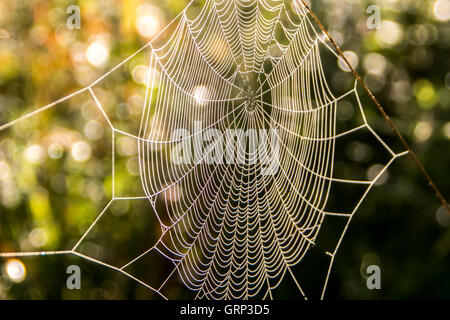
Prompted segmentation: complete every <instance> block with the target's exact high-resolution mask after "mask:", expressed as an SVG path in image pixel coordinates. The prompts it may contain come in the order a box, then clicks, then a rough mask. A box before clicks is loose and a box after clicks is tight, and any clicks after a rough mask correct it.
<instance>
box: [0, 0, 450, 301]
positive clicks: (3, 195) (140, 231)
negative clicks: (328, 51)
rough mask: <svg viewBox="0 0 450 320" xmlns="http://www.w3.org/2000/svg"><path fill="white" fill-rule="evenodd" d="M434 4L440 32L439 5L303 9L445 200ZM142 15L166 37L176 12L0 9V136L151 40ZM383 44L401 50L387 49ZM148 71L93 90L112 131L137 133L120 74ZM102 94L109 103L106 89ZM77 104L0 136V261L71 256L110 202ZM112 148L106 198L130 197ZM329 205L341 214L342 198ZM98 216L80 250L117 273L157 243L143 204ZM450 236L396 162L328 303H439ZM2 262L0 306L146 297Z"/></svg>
mask: <svg viewBox="0 0 450 320" xmlns="http://www.w3.org/2000/svg"><path fill="white" fill-rule="evenodd" d="M440 1H442V2H445V3H446V4H447V13H446V14H447V20H445V19H443V18H442V17H441V16H439V14H441V15H442V14H444V13H442V12H438V13H436V10H437V9H436V7H437V4H436V3H437V2H439V1H423V0H379V1H376V0H373V1H365V0H346V1H343V0H342V1H341V0H339V1H337V0H335V1H333V0H321V1H315V0H312V1H311V2H312V7H313V10H314V11H315V12H317V13H318V15H319V17H320V19H321V21H322V22H323V23H324V25H325V26H326V27H327V29H328V30H329V31H330V32H331V34H332V35H333V36H334V37H335V38H336V40H337V41H338V43H339V45H340V46H341V47H342V48H343V49H344V50H349V51H352V52H354V53H356V54H357V56H358V57H359V64H358V68H357V69H358V71H359V72H360V73H361V74H362V75H363V76H364V77H365V80H366V81H367V83H368V85H369V87H371V88H372V89H373V91H374V92H375V94H376V96H377V98H378V99H379V100H380V102H381V103H382V105H383V106H384V107H385V108H386V111H387V113H388V114H389V115H390V116H391V118H392V120H393V121H394V123H395V124H396V125H397V126H398V128H399V130H400V131H401V132H402V134H404V135H405V137H406V138H407V140H408V141H409V142H410V143H411V144H412V146H413V148H414V150H416V151H417V154H418V156H419V158H420V159H421V160H422V161H423V163H424V165H425V167H426V168H427V169H428V171H429V173H430V175H431V176H432V177H433V178H434V179H435V182H436V184H437V185H438V186H439V187H440V188H441V191H442V193H443V194H444V196H447V197H448V196H449V194H450V179H449V178H448V174H449V161H450V149H449V140H450V117H449V115H450V112H449V110H450V91H449V89H450V72H449V66H450V62H449V59H448V55H449V48H450V25H449V23H448V15H449V13H448V10H449V7H448V6H449V4H448V1H443V0H440ZM72 4H77V5H79V6H80V8H81V13H82V26H81V29H80V30H69V29H67V28H66V26H65V22H66V19H67V14H66V12H65V11H66V8H67V7H68V6H69V5H72ZM143 4H147V5H151V6H154V7H158V8H159V9H160V11H159V12H160V13H162V14H160V15H159V16H158V18H159V19H160V22H161V26H160V27H163V26H164V25H165V24H167V23H168V22H169V21H170V20H171V19H172V18H173V17H175V16H176V15H177V14H178V13H179V12H180V11H181V10H182V9H183V8H184V6H185V5H186V2H185V1H182V0H164V1H163V0H161V1H156V0H154V1H144V0H127V1H119V0H103V1H94V0H82V1H66V0H64V1H63V0H51V1H50V0H34V1H25V0H18V1H2V2H1V3H0V125H2V124H4V123H7V122H9V121H11V120H13V119H16V118H17V117H19V116H20V115H22V114H24V113H26V112H29V111H31V110H34V109H35V108H36V107H38V106H43V105H46V104H48V103H49V102H52V101H55V100H57V99H59V98H61V97H62V96H64V95H66V94H68V93H70V92H74V91H76V90H77V89H79V88H82V87H84V86H86V85H87V84H89V83H90V82H92V81H93V80H95V79H96V78H98V77H99V76H101V75H102V74H104V73H105V72H107V71H108V70H109V68H111V67H112V66H114V65H116V64H117V63H119V62H120V61H122V60H123V59H124V58H126V57H127V56H129V55H130V54H132V53H133V52H135V51H136V50H138V49H139V48H141V47H142V46H143V45H144V44H145V43H146V42H147V41H148V38H146V37H144V36H142V35H140V34H139V32H138V31H137V30H136V28H135V21H136V18H137V16H138V15H139V10H137V9H138V8H140V6H141V5H143ZM372 4H376V5H379V7H380V8H381V18H382V21H383V22H386V21H387V22H388V23H390V24H387V26H388V28H391V29H389V30H390V31H387V33H383V32H382V31H377V30H369V29H368V28H367V26H366V21H367V18H368V17H369V14H368V13H367V12H366V9H367V7H368V6H369V5H372ZM141 8H142V7H141ZM385 32H386V31H385ZM392 32H395V33H396V34H397V36H398V39H397V40H396V41H394V42H390V43H389V35H392V34H391V33H392ZM99 36H100V37H101V38H102V39H103V40H104V41H106V43H107V44H108V48H109V58H108V61H107V63H106V64H105V65H103V66H94V65H92V64H89V62H88V61H86V59H85V58H84V53H85V51H86V49H87V47H88V45H89V44H90V43H92V41H95V39H97V38H98V37H99ZM96 37H97V38H96ZM383 39H384V40H383ZM374 53H377V54H378V56H376V57H378V58H379V57H382V61H383V63H384V64H385V67H384V68H383V69H382V72H379V73H377V72H375V73H374V72H373V70H372V69H371V65H370V59H369V57H370V55H371V54H372V56H371V57H372V58H373V57H374V56H373V54H374ZM145 62H146V60H145V55H144V56H142V57H138V58H137V60H135V61H132V62H131V63H130V64H129V65H126V67H125V69H126V70H125V71H124V72H122V73H119V74H118V75H115V76H114V77H113V78H112V80H111V81H112V82H111V83H109V84H108V83H106V84H105V87H103V88H101V90H100V91H99V96H100V97H101V98H102V102H103V103H105V105H107V106H111V107H110V108H109V109H108V111H109V112H111V113H110V114H109V115H110V116H111V117H112V118H113V119H114V121H115V123H117V124H118V125H119V126H120V128H121V129H123V130H135V129H136V128H135V127H134V126H133V125H134V124H135V123H136V121H137V120H138V119H139V117H140V114H139V107H140V106H141V104H140V103H141V102H142V101H141V100H139V96H140V95H142V93H143V92H144V91H145V86H142V85H139V84H136V81H135V80H136V79H133V76H130V75H131V74H132V71H133V70H134V68H135V67H136V66H137V65H140V64H145ZM325 69H327V64H325ZM348 77H350V78H351V76H350V75H348ZM108 86H110V88H114V91H113V92H111V91H108V88H109V87H108ZM88 100H89V97H88V95H87V94H86V95H84V94H83V95H81V96H79V97H77V98H75V99H73V100H70V101H68V102H67V103H63V104H61V105H59V106H58V107H57V108H54V109H52V110H50V111H48V112H45V113H42V114H39V115H38V116H36V117H33V118H31V119H29V120H26V121H23V122H20V123H18V124H17V125H15V126H14V127H11V128H9V129H7V130H5V131H2V132H0V252H19V251H44V250H67V249H70V248H71V247H73V245H74V244H75V243H76V241H77V239H79V237H80V236H81V235H82V234H83V233H84V231H85V230H86V229H87V228H88V227H89V225H90V224H91V222H92V221H93V218H95V217H96V215H97V214H98V213H99V212H100V211H101V210H102V208H104V207H105V205H106V204H107V203H108V202H109V199H110V198H111V194H110V190H111V185H112V175H111V157H112V156H111V143H113V141H112V139H111V133H110V132H108V127H107V125H106V124H105V123H104V122H102V120H101V119H102V118H101V116H100V115H99V114H98V113H96V112H95V108H93V106H92V103H89V102H88V103H87V102H86V101H88ZM364 106H365V111H366V116H367V117H368V119H369V122H370V123H371V124H372V125H373V127H374V129H375V130H376V131H377V132H381V133H382V135H383V137H385V139H387V140H388V141H395V138H394V137H393V135H392V133H391V132H390V129H389V128H388V127H387V125H386V124H385V122H384V120H383V119H382V117H381V116H380V115H379V113H378V112H377V110H376V108H375V106H374V105H372V104H370V102H369V100H368V99H367V98H365V100H364ZM90 122H96V123H100V124H101V126H102V128H103V130H104V134H103V135H102V136H101V137H99V138H98V139H97V138H96V139H89V138H88V137H86V125H87V124H88V123H90ZM116 138H117V139H116V140H114V144H115V147H116V148H117V150H118V158H117V159H116V177H115V185H116V186H117V189H116V190H117V192H118V193H119V194H121V195H123V196H127V195H130V194H131V195H133V194H136V193H139V190H140V180H139V176H138V173H137V172H136V170H137V169H136V152H135V150H133V146H132V145H130V141H129V140H127V139H126V137H116ZM77 141H78V142H79V141H84V142H85V143H87V144H88V145H89V146H90V150H91V156H90V158H89V160H87V161H81V162H80V161H76V160H74V159H73V157H72V156H71V151H73V149H71V148H73V144H74V143H76V142H77ZM55 144H57V145H58V146H59V147H60V149H58V148H57V149H55V150H53V152H54V153H52V154H53V155H54V157H53V158H52V156H50V155H49V153H48V150H49V148H50V146H52V145H53V147H55V146H54V145H55ZM30 146H39V147H40V148H41V149H39V150H44V153H45V155H41V156H42V157H44V158H45V161H44V160H42V161H41V159H37V160H36V159H35V160H36V161H30V157H29V156H28V157H27V152H30V149H29V148H30ZM369 148H370V146H369ZM31 150H33V149H31ZM39 150H38V151H39ZM400 150H401V149H400ZM35 151H36V149H35ZM50 153H51V152H50ZM369 153H370V152H369ZM369 157H370V156H369ZM334 201H337V203H338V204H339V201H340V200H339V199H335V200H334ZM341 205H342V206H344V205H345V203H342V204H341ZM109 210H110V211H111V218H110V219H107V220H105V221H104V222H102V223H101V224H99V226H98V228H96V229H95V230H93V231H94V232H93V234H92V236H91V237H88V238H87V241H86V243H84V244H83V246H82V247H81V250H82V251H83V252H85V253H86V254H92V255H95V256H99V257H112V261H114V262H117V261H122V260H123V261H127V259H128V260H129V259H131V258H132V257H134V256H136V255H137V254H139V253H140V252H142V249H143V248H148V247H149V246H150V245H151V243H152V241H153V242H154V240H155V237H156V235H157V234H158V232H159V231H160V230H158V227H157V224H156V221H155V217H154V215H153V213H152V212H151V210H150V209H149V206H148V203H147V202H146V200H142V201H135V202H131V201H130V202H126V201H125V202H123V203H114V204H113V205H112V206H111V207H110V209H109ZM449 226H450V216H449V215H448V213H447V212H446V211H445V210H444V209H443V208H442V207H441V206H440V204H439V203H438V201H437V200H436V199H435V197H434V195H433V193H432V191H431V189H430V188H429V187H428V186H427V183H426V181H425V179H424V178H423V176H422V175H421V174H420V172H419V170H418V168H417V167H416V166H415V165H414V163H413V162H412V161H411V159H409V158H408V157H403V158H401V159H400V160H398V161H396V162H395V163H394V164H393V166H392V167H390V168H389V174H388V179H387V181H386V182H385V183H384V184H383V185H381V186H377V187H375V188H374V189H373V191H372V192H371V193H370V194H369V195H368V197H367V199H366V200H365V201H364V202H363V204H362V206H361V208H360V209H359V211H358V213H357V214H356V216H355V218H354V220H353V222H352V224H351V225H350V229H349V232H348V233H347V236H346V237H345V239H344V243H343V245H342V247H341V249H340V251H339V253H338V256H337V259H336V262H335V266H334V269H333V271H332V273H331V278H330V284H329V287H328V292H327V297H328V298H342V299H416V298H447V299H448V298H450V277H449V275H448V270H450V256H449V251H450V229H449ZM149 244H150V245H149ZM7 260H8V259H3V260H1V259H0V267H2V270H1V273H0V298H3V299H23V298H24V299H61V298H62V299H79V298H82V299H124V298H131V299H147V298H157V297H156V296H155V295H154V294H153V293H152V292H150V291H149V290H148V289H146V288H145V287H143V286H142V285H140V284H138V283H136V282H135V281H132V280H131V279H128V278H126V277H124V276H123V275H120V274H118V273H117V272H114V271H113V270H110V269H107V268H104V267H102V266H99V265H94V264H91V263H88V262H86V261H81V260H80V259H79V258H76V257H73V256H68V257H65V256H55V257H37V258H21V261H22V262H23V263H24V265H25V267H26V270H27V276H26V278H25V279H24V280H23V281H22V282H20V283H14V282H12V281H11V279H9V278H8V275H7V273H6V270H5V268H4V266H5V264H6V263H7ZM152 263H153V262H152V261H149V263H148V264H147V265H139V266H137V267H136V268H137V269H136V270H134V271H136V272H138V273H139V274H140V275H141V278H142V279H145V280H148V281H150V282H152V281H156V279H158V278H161V277H162V276H163V275H164V272H165V270H164V266H156V265H153V264H152ZM70 264H79V265H80V266H81V267H82V270H83V284H82V286H83V287H82V290H80V291H69V290H67V289H66V286H65V279H66V274H65V270H66V267H67V266H68V265H70ZM370 264H379V265H380V266H381V270H382V290H375V291H370V290H368V289H367V288H366V285H365V277H366V274H365V272H364V270H365V267H366V266H367V265H370ZM299 272H301V269H300V270H299ZM323 280H324V277H322V278H317V279H314V281H316V282H312V280H311V283H309V284H310V285H311V286H314V285H315V284H317V286H321V285H322V282H323ZM168 293H169V294H170V296H173V297H178V298H184V297H190V296H189V295H188V294H187V293H186V292H185V290H184V289H183V287H182V285H181V283H180V282H179V280H177V281H175V282H174V283H173V284H171V285H170V286H169V288H168ZM275 297H277V295H275ZM278 297H279V298H287V299H289V298H298V297H297V295H296V294H294V291H293V289H292V288H290V287H289V285H287V284H286V285H282V286H281V288H280V289H279V291H278Z"/></svg>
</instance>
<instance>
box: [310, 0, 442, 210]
mask: <svg viewBox="0 0 450 320" xmlns="http://www.w3.org/2000/svg"><path fill="white" fill-rule="evenodd" d="M302 2H303V5H304V6H305V8H306V10H307V11H308V12H309V14H310V15H311V17H313V19H314V20H315V21H316V23H317V25H318V26H319V28H320V29H321V30H322V31H323V32H324V33H325V35H326V36H327V37H328V39H329V40H330V42H331V44H332V45H333V47H334V48H335V49H336V50H337V52H338V53H339V55H340V56H341V57H342V59H343V60H344V61H345V63H346V64H347V66H348V67H349V69H350V70H351V71H352V73H353V75H354V76H355V78H356V79H357V80H358V82H359V83H360V84H361V86H362V87H363V88H364V90H365V91H366V92H367V93H368V94H369V97H370V98H371V99H372V101H373V102H374V103H375V105H376V107H377V108H378V110H379V111H380V113H381V115H382V116H383V118H384V119H385V120H386V122H387V123H388V125H389V126H390V127H391V129H392V131H393V132H394V134H395V135H396V136H397V137H398V139H399V140H400V142H401V143H402V144H403V146H404V147H405V148H406V149H407V150H408V152H409V154H410V155H411V157H412V159H413V160H414V162H415V163H416V165H417V166H418V167H419V169H420V171H421V172H422V174H423V175H424V177H425V178H426V180H427V181H428V185H429V186H430V187H431V188H432V189H433V191H434V192H435V194H436V197H437V198H438V199H439V201H440V202H441V203H442V205H443V206H444V208H446V209H447V212H448V213H449V214H450V208H449V206H448V203H447V201H446V200H445V198H444V196H443V195H442V193H441V192H440V191H439V188H438V187H437V186H436V184H435V183H434V182H433V179H431V177H430V175H429V174H428V172H427V170H426V169H425V167H424V165H423V164H422V162H421V161H420V160H419V158H418V157H417V155H416V153H415V152H414V150H413V149H412V147H411V146H410V145H409V144H408V142H406V139H405V138H404V137H403V135H402V134H401V133H400V131H399V130H398V129H397V127H396V126H395V124H394V123H393V122H392V120H391V119H390V118H389V116H388V115H387V113H386V111H384V108H383V107H382V106H381V104H380V102H378V100H377V98H375V95H374V94H373V93H372V91H371V90H370V89H369V87H367V85H366V83H365V82H364V80H363V79H362V78H361V76H360V75H359V73H358V72H357V71H356V70H355V68H353V66H352V65H351V64H350V62H349V61H348V59H347V57H346V56H345V55H344V53H343V52H342V50H341V49H340V48H339V46H338V45H337V44H336V41H334V39H333V38H332V37H331V35H330V34H329V33H328V31H327V30H326V29H325V27H324V26H323V25H322V23H321V22H320V20H319V18H317V16H316V15H315V14H314V12H313V11H312V10H311V8H310V7H309V6H308V5H307V3H306V1H305V0H302Z"/></svg>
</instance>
